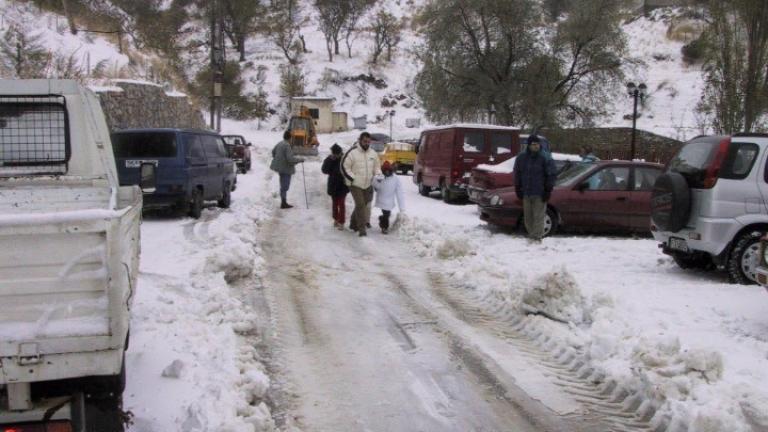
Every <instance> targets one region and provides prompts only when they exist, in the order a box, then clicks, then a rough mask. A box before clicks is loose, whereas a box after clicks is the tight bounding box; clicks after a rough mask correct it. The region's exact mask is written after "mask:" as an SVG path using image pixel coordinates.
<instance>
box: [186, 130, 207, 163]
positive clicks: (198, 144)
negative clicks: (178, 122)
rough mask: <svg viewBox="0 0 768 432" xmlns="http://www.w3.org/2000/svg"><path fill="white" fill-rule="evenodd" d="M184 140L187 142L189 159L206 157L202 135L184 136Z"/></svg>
mask: <svg viewBox="0 0 768 432" xmlns="http://www.w3.org/2000/svg"><path fill="white" fill-rule="evenodd" d="M184 140H185V141H186V142H187V157H191V158H204V157H205V152H204V151H203V142H202V140H201V139H200V135H192V134H188V135H185V136H184Z"/></svg>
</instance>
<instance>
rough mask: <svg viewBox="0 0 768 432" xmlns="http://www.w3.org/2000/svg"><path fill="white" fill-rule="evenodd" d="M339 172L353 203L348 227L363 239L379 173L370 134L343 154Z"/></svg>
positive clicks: (369, 218) (377, 160)
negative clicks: (372, 184) (347, 187)
mask: <svg viewBox="0 0 768 432" xmlns="http://www.w3.org/2000/svg"><path fill="white" fill-rule="evenodd" d="M341 171H342V174H344V178H345V179H346V182H347V185H348V186H349V192H350V193H351V194H352V199H353V200H354V201H355V210H354V211H353V212H352V218H351V221H350V223H349V227H350V228H351V229H352V230H353V231H357V232H358V233H359V235H360V237H365V236H366V235H367V234H366V229H367V228H368V227H369V226H370V221H371V201H373V187H372V186H371V183H372V182H373V178H374V177H375V176H376V175H378V174H380V173H381V168H380V167H379V155H377V154H376V152H375V151H374V150H373V149H371V134H369V133H368V132H363V133H361V134H360V139H358V141H357V144H355V145H354V146H352V148H351V149H349V150H348V151H347V153H345V154H344V157H343V158H342V160H341Z"/></svg>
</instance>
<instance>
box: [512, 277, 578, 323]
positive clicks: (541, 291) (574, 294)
mask: <svg viewBox="0 0 768 432" xmlns="http://www.w3.org/2000/svg"><path fill="white" fill-rule="evenodd" d="M518 289H522V290H523V295H522V302H521V304H522V307H523V309H524V310H525V311H526V312H529V313H539V314H542V315H544V316H546V317H549V318H551V319H554V320H557V321H561V322H564V323H575V324H583V323H588V322H590V321H591V320H592V319H591V316H590V312H589V310H588V309H587V300H586V299H585V298H584V296H583V295H582V294H581V290H580V289H579V287H578V285H577V284H576V280H575V279H574V278H573V276H572V275H571V274H570V273H568V270H566V269H565V268H564V267H563V268H561V269H559V270H556V271H553V272H552V273H548V274H545V275H542V276H540V277H538V278H537V279H536V280H534V281H533V283H531V284H526V286H522V287H521V286H516V287H513V290H518Z"/></svg>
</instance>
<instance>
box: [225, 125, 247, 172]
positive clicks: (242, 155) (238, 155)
mask: <svg viewBox="0 0 768 432" xmlns="http://www.w3.org/2000/svg"><path fill="white" fill-rule="evenodd" d="M221 138H223V139H224V148H225V149H226V150H227V156H229V158H230V159H232V160H233V161H235V163H236V164H237V168H238V169H239V170H240V172H241V173H242V174H245V173H247V172H248V171H250V170H251V149H250V148H249V147H251V145H252V144H251V143H249V142H248V141H246V140H245V137H243V136H242V135H222V136H221Z"/></svg>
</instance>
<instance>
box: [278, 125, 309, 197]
mask: <svg viewBox="0 0 768 432" xmlns="http://www.w3.org/2000/svg"><path fill="white" fill-rule="evenodd" d="M290 141H291V132H290V131H285V132H284V133H283V140H282V141H280V142H279V143H277V145H275V147H274V148H273V149H272V163H270V165H269V168H270V169H271V170H272V171H274V172H276V173H278V174H279V175H280V208H281V209H289V208H293V206H292V205H290V204H288V189H289V188H290V187H291V177H292V176H293V175H294V174H296V165H297V164H300V163H302V162H304V159H302V158H297V157H296V156H294V155H293V150H292V149H291V142H290Z"/></svg>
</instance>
